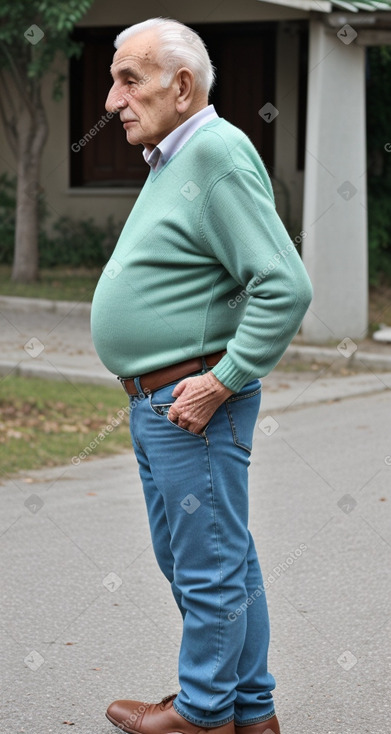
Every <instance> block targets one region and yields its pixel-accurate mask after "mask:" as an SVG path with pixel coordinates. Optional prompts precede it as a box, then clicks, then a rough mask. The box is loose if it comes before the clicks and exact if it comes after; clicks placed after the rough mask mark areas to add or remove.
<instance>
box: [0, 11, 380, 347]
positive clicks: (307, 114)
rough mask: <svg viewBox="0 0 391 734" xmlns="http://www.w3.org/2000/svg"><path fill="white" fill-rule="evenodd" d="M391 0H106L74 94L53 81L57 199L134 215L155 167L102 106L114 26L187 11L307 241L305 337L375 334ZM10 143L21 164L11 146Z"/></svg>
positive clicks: (48, 169)
mask: <svg viewBox="0 0 391 734" xmlns="http://www.w3.org/2000/svg"><path fill="white" fill-rule="evenodd" d="M390 10H391V0H384V2H375V1H373V0H364V1H363V2H350V1H348V0H347V1H345V0H344V1H343V2H329V1H328V0H269V1H268V2H264V1H262V0H240V1H239V0H225V1H224V2H221V0H197V2H187V3H183V2H179V0H166V1H165V3H164V4H161V3H160V2H157V0H144V2H143V3H142V4H139V3H129V2H125V0H111V2H107V0H96V1H95V3H94V4H93V6H92V7H91V9H90V11H89V12H88V14H87V15H86V16H85V18H84V19H83V21H82V23H81V24H80V25H79V26H78V28H77V30H76V37H77V38H78V39H80V40H82V41H83V43H84V50H83V54H82V57H81V59H80V60H78V61H72V62H71V64H70V69H69V76H68V80H67V82H66V84H65V95H64V98H63V100H62V101H61V102H60V103H58V102H54V101H53V100H52V98H51V92H50V85H49V82H48V85H47V89H46V94H45V96H46V100H47V109H48V112H49V126H50V135H49V140H48V143H47V145H46V148H45V152H44V160H43V168H42V179H41V183H42V186H43V188H44V190H45V193H46V198H47V202H48V205H49V208H50V211H51V213H52V214H53V216H55V217H57V216H60V215H62V214H68V215H71V216H72V217H74V218H81V217H90V216H92V217H94V218H95V219H96V220H97V221H102V222H103V221H105V220H106V219H107V217H108V216H109V215H113V216H114V218H115V219H116V220H125V219H126V217H127V215H128V213H129V211H130V209H131V207H132V205H133V204H134V202H135V200H136V198H137V195H138V192H139V191H140V188H141V186H142V184H143V181H144V180H145V178H146V175H147V173H148V167H147V164H145V162H144V159H143V157H142V155H141V152H142V150H141V148H140V147H139V146H137V147H135V148H131V146H129V145H128V144H127V143H126V141H125V136H124V134H123V130H122V127H121V125H120V123H119V120H118V119H116V118H115V117H114V118H113V119H110V117H108V116H107V113H106V112H105V109H104V100H105V97H106V94H107V91H108V89H109V87H110V83H111V80H110V75H109V65H110V62H111V58H112V54H113V51H114V48H113V40H114V38H115V36H116V34H117V33H118V32H119V31H120V30H122V29H123V28H124V27H126V26H129V25H132V24H133V23H138V22H140V21H142V20H145V19H147V18H149V17H156V16H159V15H163V16H164V17H171V18H176V19H178V20H180V21H182V22H184V23H186V24H188V25H190V26H192V27H193V28H194V29H195V30H197V31H199V32H200V34H201V36H202V38H203V39H204V40H205V42H206V44H207V46H208V49H209V52H210V55H211V58H212V61H213V62H214V64H215V66H216V67H217V85H216V88H215V90H214V92H213V96H212V98H211V102H213V103H214V104H215V105H216V108H217V111H218V113H219V114H220V115H221V116H223V117H226V118H227V119H228V120H230V121H231V122H233V123H234V124H236V125H238V127H240V128H242V129H243V130H244V131H245V132H246V133H247V134H248V135H249V136H250V138H251V139H252V141H253V142H254V144H255V145H256V147H257V149H258V150H259V152H260V154H261V155H262V157H263V160H264V162H265V164H266V166H267V168H268V170H269V173H270V175H271V177H272V181H273V185H274V190H275V195H276V202H277V208H278V211H279V213H280V215H281V217H282V219H283V221H284V223H285V225H286V226H287V228H288V230H289V232H290V234H291V236H292V239H293V240H294V241H295V242H296V244H298V245H300V246H301V251H302V255H303V259H304V262H305V264H306V267H307V269H308V271H309V274H310V277H311V279H312V283H313V286H314V299H313V302H312V305H311V307H310V310H309V312H308V314H307V316H306V318H305V321H304V324H303V335H304V337H305V339H307V340H308V341H312V342H327V341H329V340H337V341H340V340H341V339H343V338H344V337H350V338H351V339H352V340H354V339H358V338H360V337H363V336H365V333H366V328H367V281H368V278H367V206H366V202H367V198H366V141H365V59H366V47H367V46H369V45H379V44H386V43H390V42H391V12H389V11H390ZM386 142H387V141H385V143H386ZM1 147H3V146H1ZM1 155H2V164H1V165H2V168H3V170H4V169H6V170H9V171H10V172H14V169H15V164H14V161H13V159H12V156H11V153H10V152H9V151H7V150H2V151H1Z"/></svg>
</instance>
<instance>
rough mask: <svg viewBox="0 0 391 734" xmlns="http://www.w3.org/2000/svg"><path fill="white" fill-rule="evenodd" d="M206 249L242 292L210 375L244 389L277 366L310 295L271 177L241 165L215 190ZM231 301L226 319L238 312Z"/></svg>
mask: <svg viewBox="0 0 391 734" xmlns="http://www.w3.org/2000/svg"><path fill="white" fill-rule="evenodd" d="M201 235H202V237H203V240H204V243H205V245H206V246H207V248H208V250H209V251H210V253H211V254H213V255H214V257H215V258H216V259H217V260H218V261H219V262H220V263H221V264H222V265H223V266H224V267H225V268H226V270H227V271H228V272H229V273H230V275H231V276H232V277H233V279H234V280H235V281H236V282H237V283H238V285H240V286H241V287H242V290H241V291H240V292H239V291H238V294H239V295H238V296H237V298H238V299H239V300H243V298H245V299H246V300H247V303H246V308H245V311H244V316H243V318H242V320H241V322H240V324H239V326H238V327H237V329H236V333H235V335H234V337H233V338H232V339H230V340H229V342H228V344H227V354H226V355H225V356H224V357H223V358H222V359H221V360H220V362H219V363H218V364H217V365H216V366H215V367H214V368H213V370H212V372H213V373H214V374H215V376H216V377H217V378H218V380H220V382H222V383H223V384H224V385H225V386H226V387H228V388H229V389H230V390H233V391H234V392H238V391H239V390H241V388H242V387H243V386H244V385H245V384H246V383H247V382H250V381H251V380H253V379H254V378H256V377H264V376H265V375H267V374H268V373H269V372H270V370H271V369H272V368H273V367H274V366H275V365H276V364H277V362H278V361H279V360H280V359H281V357H282V355H283V354H284V352H285V350H286V348H287V346H288V344H289V343H290V342H291V340H292V339H293V337H294V336H295V334H296V333H297V331H298V330H299V327H300V324H301V322H302V320H303V317H304V314H305V312H306V311H307V308H308V306H309V304H310V301H311V298H312V287H311V283H310V280H309V278H308V275H307V272H306V270H305V268H304V265H303V263H302V261H301V258H300V257H299V255H298V253H297V251H296V249H295V246H294V244H293V243H292V241H291V239H290V237H289V235H288V232H287V231H286V229H285V227H284V225H283V223H282V221H281V219H280V217H279V216H278V214H277V212H276V209H275V204H274V199H273V194H272V189H271V184H270V179H269V177H268V176H267V173H266V171H264V177H262V176H261V174H260V172H258V171H256V170H245V169H239V168H235V169H234V170H232V171H230V172H229V173H228V174H226V175H224V176H222V177H221V178H219V179H218V180H217V182H216V183H214V185H213V186H212V187H211V189H210V191H209V193H208V195H207V197H206V200H205V203H204V207H203V211H202V213H201ZM235 303H236V301H235V299H232V298H231V300H230V301H227V319H229V318H230V314H232V308H234V307H235Z"/></svg>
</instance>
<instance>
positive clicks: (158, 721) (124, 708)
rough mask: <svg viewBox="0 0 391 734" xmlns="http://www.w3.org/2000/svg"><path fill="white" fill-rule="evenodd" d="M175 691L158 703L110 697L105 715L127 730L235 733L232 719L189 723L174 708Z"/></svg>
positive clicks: (131, 733) (154, 733) (140, 732)
mask: <svg viewBox="0 0 391 734" xmlns="http://www.w3.org/2000/svg"><path fill="white" fill-rule="evenodd" d="M175 695H176V694H175ZM175 695H173V696H167V697H166V698H163V700H162V701H161V702H160V703H143V702H142V701H114V703H111V704H110V706H109V708H108V709H107V711H106V716H107V718H108V720H109V721H111V723H112V724H114V726H118V728H119V729H122V731H126V732H128V734H204V732H205V734H235V724H234V722H233V721H230V722H229V724H224V725H223V726H218V727H213V728H212V729H208V728H204V727H199V726H197V725H195V724H191V723H190V721H187V720H186V719H184V718H183V716H180V715H179V714H178V713H177V712H176V711H175V709H174V707H173V705H172V702H173V700H174V698H175ZM243 728H251V727H243ZM265 731H266V730H265ZM273 734H274V733H273Z"/></svg>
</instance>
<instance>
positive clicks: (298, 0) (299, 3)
mask: <svg viewBox="0 0 391 734" xmlns="http://www.w3.org/2000/svg"><path fill="white" fill-rule="evenodd" d="M258 2H265V0H258ZM266 2H268V3H270V4H271V5H285V7H289V8H296V10H304V11H307V12H308V11H309V10H317V11H318V12H320V13H330V12H331V8H332V3H331V2H329V0H266Z"/></svg>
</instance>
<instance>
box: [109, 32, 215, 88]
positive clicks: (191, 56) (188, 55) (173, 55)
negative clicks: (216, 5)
mask: <svg viewBox="0 0 391 734" xmlns="http://www.w3.org/2000/svg"><path fill="white" fill-rule="evenodd" d="M149 30H153V31H155V32H156V35H157V37H158V39H159V42H160V43H159V46H158V50H157V55H156V61H157V63H158V64H159V66H161V67H162V69H164V72H163V74H162V77H161V80H160V81H161V85H162V87H168V86H169V85H170V84H171V82H172V80H173V77H174V74H175V73H176V72H177V71H178V69H180V68H181V67H183V66H184V67H186V68H187V69H190V71H192V72H193V74H194V78H195V82H196V86H197V87H198V88H199V89H202V90H204V91H206V92H208V93H209V92H210V90H211V89H212V86H213V84H214V81H215V70H214V68H213V65H212V62H211V60H210V58H209V54H208V51H207V48H206V46H205V43H204V42H203V40H202V38H201V37H200V36H199V35H198V33H196V32H195V31H193V30H192V28H188V26H186V25H184V24H183V23H180V22H179V21H177V20H171V19H169V18H150V19H149V20H145V21H143V22H142V23H136V24H135V25H132V26H130V27H129V28H125V30H123V31H122V32H121V33H119V35H118V36H117V38H116V39H115V41H114V46H115V48H119V47H120V46H121V45H122V44H123V43H124V41H127V40H128V38H131V37H132V36H135V35H137V34H138V33H143V32H144V31H149Z"/></svg>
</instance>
